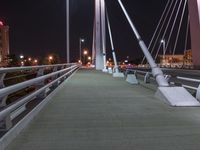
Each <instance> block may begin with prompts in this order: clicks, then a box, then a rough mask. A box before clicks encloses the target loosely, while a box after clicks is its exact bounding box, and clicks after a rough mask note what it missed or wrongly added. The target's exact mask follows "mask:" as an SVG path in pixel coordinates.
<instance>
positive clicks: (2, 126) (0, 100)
mask: <svg viewBox="0 0 200 150" xmlns="http://www.w3.org/2000/svg"><path fill="white" fill-rule="evenodd" d="M5 76H6V73H2V74H0V89H2V88H4V87H5V85H4V78H5ZM7 97H8V96H4V97H0V108H2V107H4V106H6V100H7ZM11 127H12V121H11V118H10V114H9V115H8V116H7V117H5V118H4V119H2V120H1V121H0V131H7V130H9V129H10V128H11Z"/></svg>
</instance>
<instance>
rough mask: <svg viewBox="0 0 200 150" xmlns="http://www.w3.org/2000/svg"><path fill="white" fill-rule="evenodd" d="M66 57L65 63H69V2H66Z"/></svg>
mask: <svg viewBox="0 0 200 150" xmlns="http://www.w3.org/2000/svg"><path fill="white" fill-rule="evenodd" d="M66 28H67V29H66V34H67V35H66V38H67V39H66V40H67V41H66V46H67V48H66V55H67V56H66V57H67V63H69V62H70V56H69V55H70V52H69V0H66Z"/></svg>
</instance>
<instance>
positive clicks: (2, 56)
mask: <svg viewBox="0 0 200 150" xmlns="http://www.w3.org/2000/svg"><path fill="white" fill-rule="evenodd" d="M8 54H9V27H8V26H5V25H4V24H3V22H2V21H0V66H6V65H7V59H6V58H7V55H8Z"/></svg>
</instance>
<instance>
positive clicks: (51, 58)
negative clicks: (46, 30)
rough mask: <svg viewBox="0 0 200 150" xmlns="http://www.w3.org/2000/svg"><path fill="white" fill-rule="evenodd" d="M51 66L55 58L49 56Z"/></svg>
mask: <svg viewBox="0 0 200 150" xmlns="http://www.w3.org/2000/svg"><path fill="white" fill-rule="evenodd" d="M48 59H49V64H51V63H52V60H53V56H49V58H48Z"/></svg>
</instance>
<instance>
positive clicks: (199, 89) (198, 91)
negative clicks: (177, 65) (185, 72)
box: [176, 76, 200, 101]
mask: <svg viewBox="0 0 200 150" xmlns="http://www.w3.org/2000/svg"><path fill="white" fill-rule="evenodd" d="M176 78H177V79H179V80H182V81H189V82H195V83H200V80H199V79H192V78H186V77H180V76H177V77H176ZM182 86H183V87H185V88H187V89H190V90H195V91H196V99H197V100H199V101H200V85H199V86H198V87H194V86H189V85H185V84H182Z"/></svg>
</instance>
